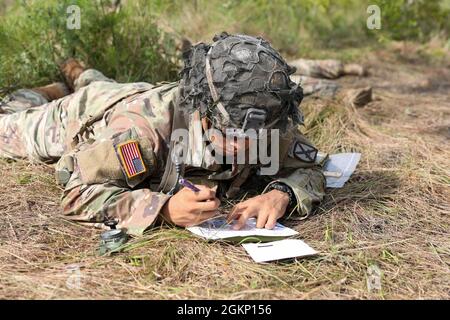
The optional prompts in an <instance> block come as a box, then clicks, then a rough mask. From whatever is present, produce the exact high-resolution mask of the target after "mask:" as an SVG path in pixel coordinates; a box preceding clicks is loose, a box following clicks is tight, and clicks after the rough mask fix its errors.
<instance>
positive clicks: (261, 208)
mask: <svg viewBox="0 0 450 320" xmlns="http://www.w3.org/2000/svg"><path fill="white" fill-rule="evenodd" d="M288 204H289V195H287V194H286V193H284V192H282V191H279V190H271V191H269V192H267V193H264V194H261V195H259V196H256V197H253V198H250V199H248V200H246V201H244V202H241V203H238V204H237V205H236V206H235V207H234V208H233V210H231V212H230V214H229V215H228V218H227V219H228V221H229V222H231V221H232V220H237V221H236V222H235V224H234V225H233V229H235V230H239V229H241V228H242V227H243V226H244V225H245V223H246V222H247V220H248V219H249V218H252V217H255V218H256V227H257V228H266V229H273V228H274V227H275V224H276V223H277V220H278V219H279V218H281V217H282V216H283V215H284V213H285V212H286V208H287V206H288Z"/></svg>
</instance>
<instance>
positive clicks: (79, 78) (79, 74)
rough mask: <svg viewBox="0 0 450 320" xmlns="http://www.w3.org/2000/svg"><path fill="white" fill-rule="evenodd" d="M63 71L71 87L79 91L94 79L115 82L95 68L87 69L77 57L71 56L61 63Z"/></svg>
mask: <svg viewBox="0 0 450 320" xmlns="http://www.w3.org/2000/svg"><path fill="white" fill-rule="evenodd" d="M60 68H61V71H62V73H63V75H64V77H65V79H66V82H67V84H68V85H69V87H70V88H71V89H72V90H74V91H77V90H78V89H80V88H82V87H85V86H87V85H89V84H90V83H92V82H94V81H107V82H115V80H113V79H110V78H108V77H106V76H105V75H104V74H103V73H101V72H100V71H98V70H95V69H85V68H84V67H83V65H82V64H81V63H80V62H79V61H78V60H76V59H73V58H70V59H68V60H67V61H65V62H64V63H63V64H62V65H61V67H60Z"/></svg>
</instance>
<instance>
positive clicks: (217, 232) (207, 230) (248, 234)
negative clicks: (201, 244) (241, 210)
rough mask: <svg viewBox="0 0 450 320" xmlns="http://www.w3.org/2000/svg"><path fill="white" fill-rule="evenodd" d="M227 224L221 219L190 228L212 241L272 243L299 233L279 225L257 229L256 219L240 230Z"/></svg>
mask: <svg viewBox="0 0 450 320" xmlns="http://www.w3.org/2000/svg"><path fill="white" fill-rule="evenodd" d="M234 223H235V222H232V223H227V221H226V219H225V218H223V217H219V218H216V219H211V220H208V221H205V222H203V223H202V224H200V225H198V226H195V227H188V228H187V230H189V231H190V232H192V233H194V234H196V235H198V236H200V237H203V238H205V239H210V240H219V239H223V240H236V241H240V240H244V239H246V238H251V239H254V240H253V241H255V240H256V241H258V240H259V241H272V240H276V239H283V238H286V237H291V236H295V235H296V234H298V232H297V231H295V230H293V229H291V228H288V227H285V226H283V225H282V224H280V223H277V224H276V225H275V227H274V228H273V229H264V228H256V219H255V218H250V219H248V220H247V223H246V224H245V226H244V227H243V228H242V229H240V230H233V224H234Z"/></svg>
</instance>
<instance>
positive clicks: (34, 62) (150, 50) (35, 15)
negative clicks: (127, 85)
mask: <svg viewBox="0 0 450 320" xmlns="http://www.w3.org/2000/svg"><path fill="white" fill-rule="evenodd" d="M71 4H76V5H78V6H79V7H80V11H81V29H79V30H77V29H73V30H70V29H68V28H67V18H68V16H69V15H68V13H67V11H66V10H67V7H68V6H69V5H71ZM174 56H175V44H174V42H173V39H171V38H170V37H169V36H168V35H167V34H165V33H163V32H161V31H160V30H159V29H158V28H157V26H156V25H155V23H154V18H153V15H152V13H151V12H150V10H149V8H148V7H146V6H140V5H139V3H136V4H135V3H131V2H130V4H129V5H127V6H124V7H122V8H120V10H114V7H113V6H111V4H110V2H109V1H91V0H78V1H69V0H62V1H56V0H47V1H23V2H20V3H17V4H16V5H14V6H13V7H12V8H10V9H9V10H8V11H7V13H6V14H4V16H3V17H2V23H0V87H17V86H22V87H27V86H34V85H37V84H44V83H48V82H51V81H54V80H56V79H58V77H60V75H59V71H58V66H57V64H58V62H61V61H62V60H64V59H65V58H67V57H77V58H80V59H81V60H82V61H84V62H85V63H86V64H87V65H88V66H94V67H95V68H97V69H99V70H101V71H102V72H104V73H105V74H106V75H107V76H109V77H112V78H115V79H117V80H118V81H124V82H125V81H148V82H156V81H161V80H168V79H173V78H175V77H176V75H177V70H176V64H175V63H174V59H173V58H174Z"/></svg>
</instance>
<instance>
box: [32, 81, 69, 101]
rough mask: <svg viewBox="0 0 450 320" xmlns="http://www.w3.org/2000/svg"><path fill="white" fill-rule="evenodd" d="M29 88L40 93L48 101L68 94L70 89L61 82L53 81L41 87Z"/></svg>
mask: <svg viewBox="0 0 450 320" xmlns="http://www.w3.org/2000/svg"><path fill="white" fill-rule="evenodd" d="M31 90H33V91H35V92H38V93H40V94H41V95H42V96H43V97H44V98H45V99H47V101H48V102H50V101H53V100H56V99H60V98H62V97H65V96H67V95H68V94H70V89H69V88H68V87H67V86H66V85H65V84H64V83H63V82H54V83H52V84H49V85H46V86H43V87H37V88H32V89H31Z"/></svg>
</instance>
